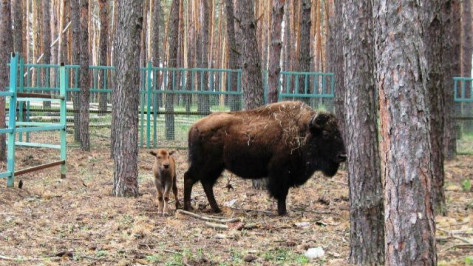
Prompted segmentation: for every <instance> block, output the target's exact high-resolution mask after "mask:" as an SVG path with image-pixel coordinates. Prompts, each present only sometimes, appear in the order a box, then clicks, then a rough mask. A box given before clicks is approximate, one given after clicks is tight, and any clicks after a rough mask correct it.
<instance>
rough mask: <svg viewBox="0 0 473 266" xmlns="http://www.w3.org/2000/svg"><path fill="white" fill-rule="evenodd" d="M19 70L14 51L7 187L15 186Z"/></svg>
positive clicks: (9, 117) (11, 76)
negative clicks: (17, 82)
mask: <svg viewBox="0 0 473 266" xmlns="http://www.w3.org/2000/svg"><path fill="white" fill-rule="evenodd" d="M17 71H18V55H15V53H13V55H12V57H11V60H10V87H9V91H10V92H11V93H12V95H11V96H10V108H9V110H10V111H9V114H8V115H9V116H8V119H9V120H8V128H9V129H11V131H10V132H9V133H8V151H7V152H8V155H7V168H8V169H7V171H9V172H10V173H11V174H10V175H9V176H8V179H7V187H13V186H14V181H15V133H16V123H15V118H16V79H17Z"/></svg>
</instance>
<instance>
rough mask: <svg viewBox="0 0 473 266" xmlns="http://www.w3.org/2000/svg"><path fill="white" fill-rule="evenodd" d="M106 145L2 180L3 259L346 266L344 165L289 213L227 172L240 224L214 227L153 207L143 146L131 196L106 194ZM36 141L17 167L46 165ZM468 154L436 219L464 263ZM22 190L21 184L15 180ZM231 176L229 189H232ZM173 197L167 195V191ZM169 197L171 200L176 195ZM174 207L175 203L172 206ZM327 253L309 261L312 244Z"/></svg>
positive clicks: (313, 183) (226, 194)
mask: <svg viewBox="0 0 473 266" xmlns="http://www.w3.org/2000/svg"><path fill="white" fill-rule="evenodd" d="M102 147H103V148H102V149H94V150H92V151H91V152H89V153H87V152H81V151H80V150H79V149H78V148H69V149H68V161H67V167H68V172H67V178H66V179H60V174H59V169H58V168H50V169H46V170H42V171H39V172H35V173H30V174H26V175H23V176H19V177H17V179H16V180H15V188H6V181H5V179H1V180H0V265H38V264H40V265H57V264H61V265H137V264H155V265H241V264H248V265H250V264H251V265H304V264H307V265H347V264H348V262H347V261H348V256H349V239H350V231H349V225H350V224H349V202H348V186H347V174H346V172H345V171H343V170H342V171H339V173H338V174H337V175H336V176H334V177H332V178H328V177H324V176H322V175H320V174H316V176H315V177H314V178H312V179H310V180H309V181H308V182H307V183H306V184H305V185H304V186H302V187H300V188H294V189H291V190H290V192H289V196H288V211H289V216H286V217H279V216H277V215H276V212H277V211H276V209H277V206H276V205H277V204H276V202H275V200H273V199H271V198H270V197H269V196H268V195H267V193H266V192H265V191H261V190H255V189H253V188H251V181H249V180H242V179H240V178H237V177H234V176H231V175H230V174H229V173H224V177H223V178H221V179H220V181H219V183H217V185H216V186H215V194H216V199H217V201H218V203H219V204H220V206H221V207H222V209H223V213H222V214H220V215H218V217H220V218H239V219H241V222H240V223H237V224H235V223H232V224H226V225H227V226H228V227H229V229H216V228H214V227H211V226H209V225H208V224H206V222H205V221H203V220H201V219H198V218H194V217H191V216H188V215H184V214H180V213H178V214H176V213H174V208H172V215H170V216H166V217H162V216H161V215H160V214H158V212H157V207H156V202H155V194H156V190H155V188H154V185H153V178H152V173H151V165H152V162H153V157H152V156H151V155H149V154H148V150H145V149H142V150H140V154H139V189H140V193H141V196H140V197H137V198H117V197H114V196H112V195H111V191H112V186H113V171H112V169H113V160H111V159H110V158H109V150H108V149H107V148H106V146H105V144H104V146H102ZM53 155H54V156H56V155H55V153H51V152H49V151H47V150H42V149H18V151H17V156H16V158H17V169H22V168H25V167H28V166H30V165H36V164H40V163H47V162H49V160H53V159H52V158H53ZM175 157H176V161H177V164H178V169H177V171H178V188H179V198H180V201H181V204H182V188H183V182H182V180H183V174H184V172H185V170H186V168H187V161H186V158H187V152H186V151H185V150H179V151H177V153H176V155H175ZM472 166H473V156H471V155H470V156H466V155H463V156H458V157H457V159H456V160H454V161H450V162H448V163H447V164H446V173H447V180H446V196H447V204H448V215H447V216H445V217H437V219H436V222H437V240H438V244H437V251H438V260H439V264H440V265H465V264H468V263H473V262H471V261H472V260H473V245H472V244H467V241H470V243H471V242H473V192H472V191H471V189H470V191H466V188H467V187H468V184H467V183H465V181H464V180H466V179H469V180H471V181H473V171H472ZM20 179H21V180H22V181H23V188H22V189H19V188H17V184H18V181H19V180H20ZM228 184H231V186H232V187H233V189H230V190H229V189H228V188H227V185H228ZM171 199H173V197H171ZM192 200H193V204H195V206H197V207H198V210H196V211H195V213H198V214H200V215H202V216H206V217H210V216H212V213H211V212H210V211H209V210H210V208H209V206H208V202H207V199H206V197H205V195H204V192H203V190H202V187H201V185H200V184H196V185H195V186H194V190H193V194H192ZM172 202H174V201H172ZM171 205H172V207H174V204H173V203H172V204H171ZM316 247H321V248H322V249H323V250H324V251H325V255H324V256H323V257H321V258H318V259H312V260H310V259H308V258H306V257H305V256H304V253H305V252H306V251H307V250H308V249H309V248H316Z"/></svg>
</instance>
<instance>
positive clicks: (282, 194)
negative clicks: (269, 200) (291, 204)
mask: <svg viewBox="0 0 473 266" xmlns="http://www.w3.org/2000/svg"><path fill="white" fill-rule="evenodd" d="M268 191H269V193H270V195H271V196H272V197H274V198H275V199H276V200H277V201H278V214H279V215H280V216H283V215H286V214H287V209H286V198H287V194H288V193H289V186H288V185H287V183H286V182H285V179H283V178H280V179H276V178H274V177H270V178H269V179H268Z"/></svg>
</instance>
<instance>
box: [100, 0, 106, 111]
mask: <svg viewBox="0 0 473 266" xmlns="http://www.w3.org/2000/svg"><path fill="white" fill-rule="evenodd" d="M99 10H100V42H99V49H100V63H99V65H101V66H106V65H107V51H108V0H100V1H99ZM105 75H107V70H104V71H103V75H100V85H99V87H100V88H102V89H107V88H104V86H105V84H104V76H105ZM107 95H108V93H105V92H102V93H100V97H99V111H100V112H104V113H105V112H107Z"/></svg>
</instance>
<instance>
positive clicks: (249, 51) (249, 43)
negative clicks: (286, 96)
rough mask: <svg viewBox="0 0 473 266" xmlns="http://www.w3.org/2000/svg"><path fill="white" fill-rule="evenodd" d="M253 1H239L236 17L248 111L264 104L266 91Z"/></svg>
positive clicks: (244, 93)
mask: <svg viewBox="0 0 473 266" xmlns="http://www.w3.org/2000/svg"><path fill="white" fill-rule="evenodd" d="M253 4H254V3H253V1H250V0H238V6H237V9H236V17H237V18H238V21H239V23H238V26H239V27H240V33H241V36H239V38H237V42H240V43H241V44H240V47H241V48H242V50H241V51H240V62H241V68H242V80H241V85H242V89H243V96H244V98H245V104H246V109H253V108H256V107H259V106H262V105H263V104H264V89H263V80H262V72H261V60H260V56H259V52H258V43H257V41H256V21H255V17H254V7H253Z"/></svg>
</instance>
